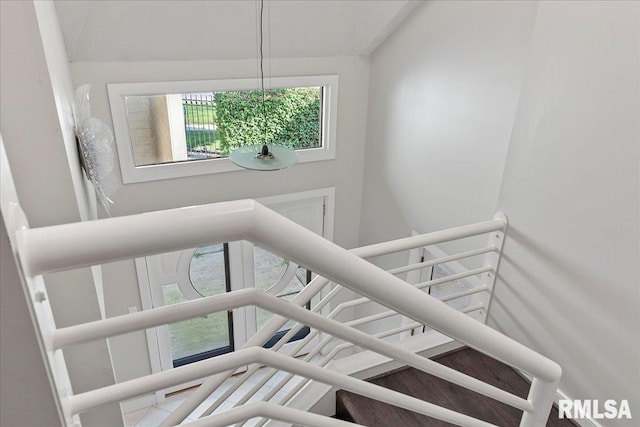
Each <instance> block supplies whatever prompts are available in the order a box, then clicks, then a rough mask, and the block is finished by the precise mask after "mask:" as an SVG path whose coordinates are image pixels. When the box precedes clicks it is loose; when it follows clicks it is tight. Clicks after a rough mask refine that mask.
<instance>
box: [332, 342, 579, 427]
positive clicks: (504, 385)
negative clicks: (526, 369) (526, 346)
mask: <svg viewBox="0 0 640 427" xmlns="http://www.w3.org/2000/svg"><path fill="white" fill-rule="evenodd" d="M435 360H436V361H437V362H438V363H441V364H443V365H446V366H449V367H451V368H453V369H455V370H457V371H460V372H464V373H466V374H467V375H470V376H472V377H475V378H478V379H480V380H482V381H484V382H486V383H488V384H491V385H494V386H497V387H499V388H501V389H502V390H505V391H508V392H510V393H513V394H515V395H517V396H520V397H524V398H526V397H527V394H528V392H529V383H528V382H527V381H525V380H524V379H523V378H522V377H521V376H520V375H518V374H517V373H516V372H515V371H514V370H513V369H512V368H510V367H509V366H506V365H504V364H502V363H500V362H497V361H495V360H493V359H491V358H489V357H487V356H485V355H483V354H481V353H478V352H477V351H475V350H471V349H463V350H459V351H456V352H454V353H451V354H448V355H445V356H441V357H439V358H436V359H435ZM369 381H370V382H372V383H374V384H377V385H379V386H382V387H385V388H389V389H392V390H396V391H399V392H401V393H405V394H408V395H412V396H414V397H417V398H419V399H422V400H425V401H427V402H431V403H434V404H436V405H439V406H443V407H445V408H449V409H453V410H455V411H457V412H460V413H463V414H467V415H470V416H472V417H474V418H478V419H481V420H484V421H487V422H489V423H492V424H495V425H498V426H501V427H516V426H518V425H519V424H520V418H521V417H522V411H520V410H518V409H515V408H512V407H511V406H508V405H505V404H503V403H500V402H497V401H495V400H493V399H490V398H488V397H485V396H482V395H480V394H477V393H475V392H472V391H469V390H467V389H465V388H462V387H460V386H457V385H454V384H451V383H449V382H446V381H443V380H441V379H439V378H436V377H433V376H431V375H429V374H425V373H424V372H421V371H418V370H415V369H413V368H407V369H402V370H399V371H395V372H392V373H388V374H385V375H383V376H380V377H376V378H372V379H370V380H369ZM336 418H340V419H344V420H347V421H352V422H355V423H358V424H362V425H366V426H369V427H395V426H398V427H414V426H415V427H420V426H429V427H441V426H442V427H445V426H451V425H452V424H449V423H446V422H444V421H440V420H436V419H433V418H429V417H426V416H424V415H419V414H416V413H414V412H411V411H407V410H405V409H400V408H396V407H394V406H391V405H387V404H385V403H381V402H378V401H376V400H372V399H368V398H365V397H362V396H360V395H357V394H354V393H350V392H346V391H344V390H340V391H338V393H337V396H336ZM574 425H576V424H574V423H573V422H571V421H569V420H565V419H559V418H558V410H557V409H556V408H555V407H554V408H553V409H552V412H551V415H550V416H549V421H548V423H547V426H551V427H562V426H565V427H569V426H574Z"/></svg>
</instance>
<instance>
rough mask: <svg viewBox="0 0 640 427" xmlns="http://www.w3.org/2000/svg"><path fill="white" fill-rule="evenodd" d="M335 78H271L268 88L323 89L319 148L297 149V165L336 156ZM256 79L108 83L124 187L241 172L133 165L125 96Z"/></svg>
mask: <svg viewBox="0 0 640 427" xmlns="http://www.w3.org/2000/svg"><path fill="white" fill-rule="evenodd" d="M338 80H339V79H338V76H337V75H318V76H294V77H273V78H271V79H270V82H271V85H270V88H286V87H315V86H322V87H323V88H324V90H323V95H322V96H323V100H322V109H323V111H322V147H320V148H307V149H300V150H296V151H297V153H298V155H299V163H307V162H317V161H322V160H331V159H335V157H336V129H337V127H336V125H337V117H338V115H337V114H338V93H339V92H338V91H339V88H338ZM256 87H257V83H256V79H226V80H194V81H174V82H147V83H117V84H108V85H107V91H108V93H109V104H110V106H111V115H112V119H113V127H114V134H115V139H116V146H117V148H118V159H119V161H120V171H121V173H122V182H123V183H124V184H128V183H134V182H145V181H156V180H161V179H170V178H180V177H185V176H195V175H205V174H212V173H221V172H231V171H241V170H244V169H242V168H240V167H239V166H236V165H235V164H233V162H231V160H229V159H228V158H223V159H207V160H197V161H189V162H178V163H166V164H158V165H148V166H137V167H136V166H135V158H134V154H133V146H132V144H131V137H130V135H131V134H130V131H129V121H128V120H127V111H126V106H125V103H124V97H125V96H142V95H165V94H168V93H169V94H171V93H188V92H204V91H207V92H210V91H224V90H247V89H256Z"/></svg>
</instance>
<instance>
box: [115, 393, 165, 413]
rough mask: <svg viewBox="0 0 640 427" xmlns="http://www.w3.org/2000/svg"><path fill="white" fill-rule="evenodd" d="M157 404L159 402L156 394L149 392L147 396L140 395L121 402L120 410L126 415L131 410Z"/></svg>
mask: <svg viewBox="0 0 640 427" xmlns="http://www.w3.org/2000/svg"><path fill="white" fill-rule="evenodd" d="M157 404H158V402H157V401H156V397H155V395H153V394H147V395H145V396H140V397H136V398H133V399H129V400H125V401H122V402H120V411H121V412H122V414H123V415H126V414H128V413H130V412H135V411H139V410H140V409H144V408H148V407H150V406H153V405H157Z"/></svg>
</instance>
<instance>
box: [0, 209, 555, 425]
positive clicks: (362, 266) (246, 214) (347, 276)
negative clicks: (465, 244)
mask: <svg viewBox="0 0 640 427" xmlns="http://www.w3.org/2000/svg"><path fill="white" fill-rule="evenodd" d="M10 209H11V210H12V211H13V213H12V214H11V218H13V219H12V221H10V230H15V234H14V235H13V236H12V237H13V238H12V241H13V242H14V247H15V248H16V255H17V259H18V260H19V262H20V264H21V266H22V270H23V272H24V279H25V285H26V287H27V292H28V295H29V300H30V304H31V305H32V306H33V307H34V312H35V313H36V315H35V317H36V319H37V322H38V326H39V330H40V333H41V335H42V342H43V345H44V348H45V351H46V357H47V360H48V361H49V365H50V367H51V374H52V377H53V381H54V383H55V385H56V387H57V388H58V390H59V398H60V400H59V403H60V408H61V411H62V414H63V417H64V420H65V422H66V423H67V424H69V425H71V424H74V423H78V422H79V419H78V417H77V414H78V413H80V412H82V411H85V410H88V409H89V408H93V407H96V406H98V405H101V404H104V403H107V402H115V401H120V400H123V399H127V398H131V397H134V396H138V395H141V394H145V393H148V392H152V391H156V390H159V389H162V388H165V387H168V386H172V385H177V384H180V383H183V382H186V381H189V380H193V379H196V378H201V377H203V376H209V379H208V380H206V381H205V383H204V384H203V386H201V387H200V388H199V389H198V390H197V391H196V392H195V393H193V395H192V396H191V397H190V398H189V399H187V401H186V402H185V404H183V405H182V406H181V407H180V408H178V410H176V411H175V412H174V413H173V414H172V415H171V416H170V417H169V419H167V420H166V421H165V423H164V424H165V425H173V424H176V423H178V422H180V421H182V420H184V419H185V418H186V416H188V415H189V413H190V412H191V411H192V410H193V409H194V406H193V405H194V404H195V405H196V406H198V405H199V404H200V403H201V402H202V401H203V400H204V399H206V398H207V397H208V396H209V395H210V394H211V392H212V391H213V390H214V389H215V388H216V387H217V386H218V385H219V384H221V383H222V382H223V381H224V380H225V379H226V378H227V377H228V376H229V375H230V374H231V373H232V372H234V371H235V370H236V369H237V368H238V367H240V366H244V365H252V369H254V366H253V365H255V364H261V365H266V366H268V367H272V368H277V369H280V370H284V371H287V372H290V373H291V374H294V375H299V376H301V377H303V378H307V379H312V380H315V381H319V382H324V383H327V384H330V385H333V386H336V387H341V388H344V389H346V390H350V391H353V392H356V393H359V394H362V395H365V396H369V397H372V398H374V399H378V400H382V401H385V402H387V403H391V404H394V405H397V406H399V407H402V408H405V409H409V410H413V411H416V412H418V413H421V414H424V415H428V416H431V417H434V418H438V419H441V420H445V421H447V422H451V423H454V424H458V425H468V426H485V425H489V424H488V423H486V422H484V421H480V420H477V419H473V418H471V417H468V416H466V415H462V414H460V413H456V412H454V411H451V410H448V409H445V408H441V407H438V406H435V405H432V404H429V403H427V402H423V401H420V400H418V399H415V398H413V397H410V396H406V395H403V394H401V393H397V392H392V391H390V390H387V389H381V388H380V387H377V386H375V385H373V384H370V383H366V382H364V381H361V380H358V379H355V378H351V377H348V376H345V375H343V374H340V373H338V372H335V371H332V370H331V369H326V368H325V367H324V366H325V365H326V363H324V360H323V361H322V362H321V363H320V365H319V366H316V365H313V364H311V363H309V362H308V361H304V360H298V359H295V358H292V357H288V356H286V355H284V354H281V353H279V352H278V351H276V350H278V348H279V347H278V346H280V347H282V346H283V344H284V343H286V342H287V341H286V340H284V337H283V340H281V343H278V344H276V346H274V349H272V350H266V349H263V348H262V345H263V344H264V343H265V342H266V341H267V340H269V338H271V336H272V335H273V333H274V332H276V331H277V330H279V329H280V328H281V327H282V326H283V325H284V324H285V323H286V322H287V320H288V319H294V320H296V321H297V322H299V323H300V324H304V325H309V326H310V327H312V328H313V329H314V331H320V332H322V333H324V334H327V337H335V338H339V339H342V340H344V341H345V345H357V346H360V347H362V348H365V349H368V350H371V351H374V352H377V353H379V354H382V355H385V356H387V357H389V358H392V359H394V360H398V361H401V362H403V363H404V364H406V365H408V366H413V367H415V368H417V369H420V370H422V371H424V372H428V373H431V374H433V375H435V376H437V377H440V378H443V379H446V380H448V381H451V382H452V383H455V384H458V385H461V386H463V387H466V388H468V389H471V390H474V391H477V392H478V393H481V394H484V395H486V396H489V397H492V398H494V399H496V400H498V401H501V402H504V403H506V404H509V405H511V406H514V407H516V408H519V409H521V410H522V411H523V417H522V421H521V424H520V425H521V426H524V427H532V426H542V425H544V424H545V422H546V419H547V417H548V414H549V410H550V407H551V404H552V402H553V397H554V395H555V391H556V387H557V384H558V381H559V377H560V373H561V371H560V367H559V366H558V365H557V364H555V363H554V362H552V361H550V360H548V359H546V358H545V357H543V356H541V355H539V354H537V353H535V352H534V351H532V350H530V349H528V348H526V347H524V346H523V345H521V344H519V343H517V342H515V341H513V340H511V339H510V338H508V337H506V336H504V335H502V334H500V333H499V332H497V331H495V330H493V329H491V328H489V327H487V326H485V325H484V324H482V323H481V322H478V321H476V320H474V319H471V318H470V317H468V316H467V315H466V314H464V313H461V312H459V311H456V310H454V309H452V308H451V307H449V306H447V304H445V303H444V302H442V301H439V300H437V299H435V298H433V297H431V296H429V295H427V294H426V293H425V292H423V291H422V290H421V288H427V287H430V286H435V285H436V283H433V282H432V283H430V282H425V283H421V284H419V285H417V286H415V287H414V286H412V285H410V284H408V283H406V282H404V281H403V280H401V279H400V278H397V277H394V276H393V275H392V274H390V273H388V272H385V271H383V270H381V269H379V268H377V267H375V266H374V265H372V264H370V263H368V262H367V261H365V260H363V258H366V257H371V256H376V255H379V254H384V253H389V252H395V251H402V250H407V249H410V248H415V247H421V246H427V245H432V244H437V243H440V242H445V241H449V240H452V239H460V238H465V237H469V236H473V235H478V234H484V233H493V232H503V231H504V229H505V227H506V221H505V220H504V219H500V218H497V219H494V220H491V221H486V222H483V223H478V224H472V225H469V226H463V227H459V228H455V229H451V230H446V231H442V232H436V233H430V234H427V235H421V236H414V237H411V238H407V239H400V240H397V241H394V242H387V243H383V244H378V245H372V246H368V247H365V248H360V249H356V250H353V251H346V250H344V249H342V248H340V247H338V246H336V245H335V244H333V243H331V242H329V241H327V240H325V239H323V238H321V237H319V236H317V235H315V234H313V233H311V232H310V231H308V230H306V229H304V228H302V227H300V226H298V225H296V224H294V223H293V222H291V221H289V220H287V219H285V218H283V217H281V216H280V215H278V214H276V213H274V212H272V211H270V210H268V209H267V208H265V207H263V206H261V205H260V204H258V203H256V202H253V201H237V202H227V203H219V204H214V205H205V206H197V207H191V208H182V209H173V210H167V211H161V212H153V213H147V214H140V215H133V216H128V217H119V218H111V219H105V220H99V221H92V222H83V223H77V224H66V225H60V226H54V227H43V228H38V229H29V228H28V227H27V224H26V221H25V220H24V217H23V216H21V215H20V214H19V212H20V210H19V207H17V206H13V207H11V208H10ZM3 214H4V205H3ZM5 218H6V215H5ZM8 228H9V227H8ZM10 233H11V231H10ZM240 239H245V240H250V241H252V242H254V243H257V244H259V245H261V246H263V247H265V248H267V249H269V250H271V251H272V252H274V253H276V254H278V255H281V256H283V257H285V258H287V259H290V260H291V261H293V262H295V263H297V264H299V265H301V266H304V267H306V268H308V269H310V270H312V271H314V272H316V273H318V274H319V275H320V276H322V277H317V278H316V279H314V280H313V281H312V282H311V283H310V284H309V285H308V286H307V287H306V288H305V289H304V290H303V291H301V292H300V294H298V296H297V297H296V298H294V300H293V301H292V302H285V301H281V300H279V299H278V298H276V297H274V296H272V295H269V294H265V293H263V292H261V291H257V290H255V289H251V290H243V291H235V292H231V293H228V294H225V295H218V296H215V297H208V298H203V299H200V300H194V301H188V302H185V303H180V304H176V305H172V306H168V307H161V308H155V309H152V310H148V311H145V312H140V313H132V314H128V315H124V316H118V317H114V318H110V319H105V320H100V321H96V322H90V323H86V324H82V325H77V326H72V327H68V328H62V329H56V328H55V325H54V323H53V322H52V318H51V316H50V311H49V310H48V308H47V307H48V302H47V299H46V290H45V289H44V288H43V287H42V277H41V275H42V274H44V273H46V272H52V271H58V270H64V269H71V268H75V267H81V266H89V265H95V264H101V263H104V262H110V261H115V260H119V259H127V258H134V257H139V256H146V255H150V254H155V253H162V252H168V251H174V250H180V249H186V248H192V247H197V246H200V245H204V244H213V243H223V242H226V241H233V240H240ZM497 252H500V250H499V248H498V246H495V245H493V246H492V245H490V246H489V248H483V249H481V250H477V251H470V253H468V254H467V255H468V256H475V255H480V254H488V255H498V256H497V258H496V257H493V258H492V259H493V260H494V263H495V265H491V266H485V267H483V268H480V269H476V270H472V271H470V272H469V275H470V276H471V275H477V274H483V273H487V274H489V273H490V274H492V277H493V278H495V273H496V270H497V262H499V254H498V253H497ZM455 257H460V258H455ZM447 258H455V259H461V258H464V256H463V254H457V255H451V256H448V257H445V261H443V260H440V262H446V259H447ZM450 260H453V259H450ZM495 260H497V261H495ZM429 262H435V261H428V262H427V263H429ZM421 264H422V265H420V266H418V265H417V264H416V265H415V267H416V268H422V267H423V266H424V265H426V264H423V263H421ZM402 268H403V269H404V268H406V267H402ZM395 272H396V273H397V272H398V271H397V270H396V271H395ZM460 277H462V276H460ZM325 278H326V279H325ZM449 280H451V279H450V278H449ZM492 280H494V279H492ZM492 280H490V281H489V282H484V284H483V285H481V286H480V287H479V288H477V289H471V290H468V291H464V292H460V293H458V294H455V295H450V296H449V297H447V298H449V299H452V298H458V297H461V296H464V295H469V294H471V293H475V292H486V293H490V291H491V288H492ZM329 281H332V282H335V283H337V284H341V285H343V286H344V287H346V288H348V289H350V290H352V291H354V292H356V293H357V294H359V295H362V296H363V297H366V300H365V299H360V300H356V301H354V302H349V303H345V305H346V304H352V305H354V304H360V303H366V302H369V301H374V302H376V303H378V304H381V305H383V306H385V307H387V308H389V309H390V310H391V312H390V313H386V312H385V313H381V314H380V315H375V316H373V317H369V318H368V319H366V320H362V322H365V321H372V320H373V319H374V318H375V319H379V318H382V317H383V316H387V315H394V314H400V315H403V316H406V317H407V318H409V319H413V321H414V322H413V323H412V324H408V325H403V328H399V330H400V329H401V330H400V332H402V331H404V330H410V329H411V328H415V327H416V325H428V326H429V327H431V328H433V329H435V330H438V331H440V332H442V333H444V334H446V335H447V336H450V337H451V338H453V339H455V340H457V341H459V342H461V343H464V344H466V345H468V346H470V347H472V348H475V349H477V350H479V351H481V352H483V353H485V354H487V355H489V356H491V357H494V358H496V359H498V360H500V361H502V362H504V363H507V364H509V365H511V366H513V367H515V368H517V369H520V370H522V371H524V372H526V373H528V374H530V375H531V376H532V377H533V382H532V386H531V389H530V393H529V396H528V398H527V399H523V398H520V397H518V396H514V395H512V394H510V393H507V392H505V391H503V390H500V389H498V388H496V387H493V386H491V385H488V384H486V383H483V382H481V381H478V380H476V379H474V378H471V377H468V376H466V375H464V374H462V373H459V372H457V371H455V370H452V369H450V368H446V367H444V366H442V365H439V364H438V363H436V362H433V361H431V360H429V359H426V358H424V357H421V356H419V355H416V354H413V353H411V352H409V351H406V350H403V349H401V348H399V347H398V346H396V345H393V344H391V343H389V342H386V341H384V340H382V339H381V338H382V336H383V335H385V334H384V333H381V334H378V335H379V336H372V335H368V334H366V333H364V332H361V331H359V330H357V329H355V328H354V326H355V323H352V324H351V325H347V324H342V323H339V322H337V321H336V320H334V319H333V317H335V314H334V315H333V316H331V315H330V316H328V317H325V316H322V315H321V314H318V313H317V312H316V311H317V310H315V311H312V310H307V309H306V308H304V306H305V305H306V303H307V302H308V301H310V300H311V298H312V297H313V296H314V295H316V294H317V293H318V292H319V291H320V290H321V289H322V288H324V287H325V286H326V285H327V284H328V282H329ZM336 289H338V288H336ZM338 292H340V291H339V290H337V291H336V290H335V289H334V290H332V291H331V292H330V293H329V296H331V298H333V297H334V296H335V295H337V293H338ZM331 298H329V299H326V301H324V302H323V305H326V304H328V303H329V301H331ZM443 299H445V298H443ZM247 305H253V306H257V307H261V308H263V309H265V310H268V311H270V312H273V313H276V314H277V315H276V316H274V317H273V318H272V319H271V320H270V321H269V322H267V324H266V325H265V326H264V327H263V328H261V329H260V330H259V331H258V332H257V333H256V334H255V335H254V336H253V337H251V338H250V339H249V340H248V341H247V343H246V346H245V348H244V349H242V350H239V351H236V352H234V353H232V354H229V355H224V356H219V357H216V358H214V359H210V360H205V361H201V362H197V363H194V364H191V365H188V366H183V367H180V368H176V369H173V370H170V371H166V372H162V373H157V374H153V375H149V376H146V377H142V378H139V379H136V380H131V381H127V382H124V383H120V384H115V385H112V386H108V387H103V388H100V389H97V390H93V391H89V392H85V393H81V394H77V395H73V394H72V393H71V391H70V390H69V389H68V378H66V375H67V374H66V370H65V369H64V362H63V358H62V353H61V349H62V348H63V347H66V346H69V345H74V344H77V343H81V342H86V341H89V340H94V339H98V338H104V337H109V336H114V335H119V334H122V333H126V332H131V331H135V330H143V329H146V328H149V327H154V326H158V325H162V324H167V323H172V322H176V321H179V320H184V319H188V318H193V317H197V316H201V315H205V314H209V313H213V312H218V311H226V310H229V309H233V308H240V307H244V306H247ZM345 305H342V308H340V306H339V307H338V308H336V309H334V311H333V313H336V314H337V312H339V311H340V310H342V309H344V307H345ZM487 307H488V302H487V303H486V304H484V305H482V306H481V307H480V309H483V310H485V315H486V309H487ZM316 308H317V306H316ZM472 308H473V307H472ZM472 308H469V310H471V309H472ZM473 309H475V308H473ZM381 316H382V317H381ZM356 322H357V321H356ZM387 332H389V333H391V332H394V331H387ZM315 333H318V332H315ZM327 337H324V338H323V339H322V340H321V343H320V345H321V346H317V347H316V349H314V350H313V351H314V352H316V353H317V354H319V352H320V351H321V350H322V348H323V347H324V345H326V344H328V343H329V341H330V339H331V338H327ZM341 346H342V347H341ZM338 348H340V349H344V348H345V346H344V345H338V346H337V347H335V348H334V349H333V350H332V351H331V352H330V353H329V354H332V353H334V352H335V351H340V350H336V349H338ZM325 359H326V358H325ZM327 363H328V361H327ZM286 400H287V399H285V401H286ZM285 403H286V402H285ZM225 414H226V415H225ZM256 414H258V415H260V414H262V415H264V416H266V417H268V418H273V419H281V420H288V421H289V422H293V423H298V424H305V425H328V424H326V423H324V421H319V420H320V419H319V418H315V417H313V420H311V419H303V416H302V415H301V414H299V413H298V412H296V411H294V410H291V408H287V407H285V406H282V405H271V404H258V405H252V404H249V405H244V406H242V407H238V408H235V409H233V410H231V411H228V412H225V413H223V414H216V415H209V416H205V417H204V418H202V419H201V420H199V421H196V422H195V423H196V425H205V424H206V425H224V424H220V423H221V422H222V423H227V422H239V423H242V422H243V420H246V419H249V418H252V417H254V416H256ZM211 417H215V418H211ZM225 417H226V418H225ZM216 419H217V420H218V421H216ZM220 420H226V421H220ZM331 422H332V423H334V422H335V420H331ZM313 423H317V424H313ZM323 423H324V424H323ZM333 425H336V424H333Z"/></svg>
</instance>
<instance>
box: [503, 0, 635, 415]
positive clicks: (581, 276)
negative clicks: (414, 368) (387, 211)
mask: <svg viewBox="0 0 640 427" xmlns="http://www.w3.org/2000/svg"><path fill="white" fill-rule="evenodd" d="M639 20H640V4H639V3H638V2H615V1H609V2H604V1H603V2H594V1H585V2H541V3H540V6H539V12H538V16H537V20H536V28H535V31H534V34H533V39H532V46H531V57H530V59H529V66H528V70H527V77H526V80H525V84H524V86H523V90H522V95H521V98H520V105H519V107H518V112H517V115H516V120H515V124H514V129H513V136H512V138H511V144H510V148H509V153H508V156H507V161H506V168H505V171H504V177H503V180H502V187H501V190H500V201H499V203H498V208H499V209H502V210H504V211H505V212H506V213H507V214H508V215H509V219H510V230H509V234H508V239H507V241H506V243H505V249H504V250H505V255H504V258H503V261H502V264H501V273H500V277H499V281H498V283H497V287H496V300H495V304H494V305H493V307H492V316H491V318H492V323H493V324H494V325H496V327H497V328H498V329H500V330H502V331H504V332H506V333H507V334H508V335H510V336H512V337H514V338H515V339H517V340H518V341H521V342H523V343H524V344H526V345H528V346H531V347H532V348H534V349H536V350H538V351H540V352H542V353H543V354H546V355H548V356H549V357H551V358H552V359H554V360H556V361H557V362H559V363H560V364H561V365H562V367H563V370H564V373H563V378H562V382H561V385H560V388H561V390H562V391H564V392H565V393H566V394H567V395H569V396H570V397H571V398H574V399H599V400H600V401H601V402H602V401H603V400H605V399H617V400H618V401H619V400H620V399H629V401H630V404H631V411H632V413H633V416H634V420H631V421H623V420H620V421H608V420H601V421H602V425H603V426H609V425H610V426H637V425H638V418H640V388H639V387H638V384H640V346H639V342H638V339H639V337H640V308H639V307H640V272H639V271H638V267H639V264H640V261H639V260H640V253H639V248H638V246H639V240H640V234H639V233H640V230H639V218H640V212H639V210H638V197H639V190H640V189H639V186H640V177H639V174H638V169H639V166H640V165H639V160H640V153H639V151H638V150H639V146H640V142H639V139H640V125H639V121H640V109H639V103H640V92H639V91H640V85H639V76H640V69H639V55H640V51H639V35H640V25H639Z"/></svg>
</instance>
